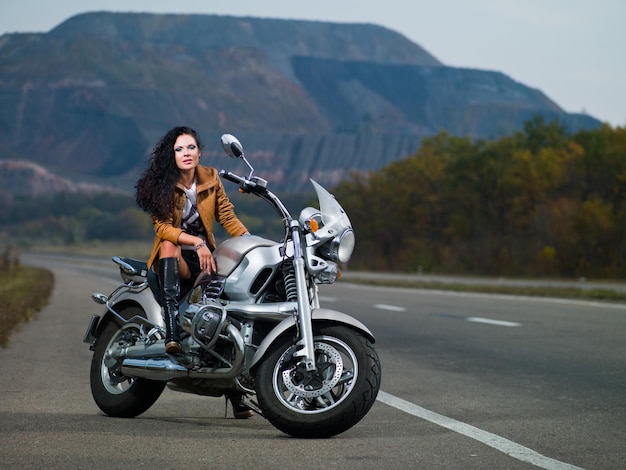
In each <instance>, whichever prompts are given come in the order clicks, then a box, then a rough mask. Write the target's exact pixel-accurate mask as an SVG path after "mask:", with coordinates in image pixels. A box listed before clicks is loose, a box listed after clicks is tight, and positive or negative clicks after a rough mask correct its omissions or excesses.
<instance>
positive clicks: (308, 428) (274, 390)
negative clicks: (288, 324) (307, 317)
mask: <svg viewBox="0 0 626 470" xmlns="http://www.w3.org/2000/svg"><path fill="white" fill-rule="evenodd" d="M314 343H315V363H316V366H317V370H315V371H313V372H308V371H306V368H305V367H304V365H303V361H302V358H301V357H298V356H294V352H295V351H296V349H295V348H294V346H293V342H292V341H291V337H290V336H289V335H283V337H282V338H281V339H280V340H278V341H277V343H276V344H274V345H273V347H272V349H271V350H270V352H269V353H268V355H267V357H266V358H265V359H264V360H263V362H262V363H261V364H260V365H259V367H258V369H257V371H256V377H255V378H256V392H257V398H258V401H259V406H260V408H261V410H262V411H263V415H264V416H265V417H266V418H267V420H268V421H270V422H271V423H272V424H273V425H274V426H275V427H276V428H278V429H279V430H281V431H282V432H284V433H286V434H289V435H291V436H294V437H301V438H323V437H331V436H334V435H337V434H340V433H342V432H344V431H346V430H348V429H350V428H351V427H352V426H354V425H355V424H356V423H358V422H359V421H360V420H361V419H362V418H363V417H364V416H365V415H366V414H367V412H368V411H369V410H370V408H371V407H372V405H373V404H374V402H375V401H376V396H377V395H378V390H379V389H380V379H381V369H380V360H379V358H378V354H377V353H376V350H375V349H374V346H373V344H372V343H371V342H370V341H369V340H368V339H367V338H366V337H365V336H364V335H363V334H362V333H360V332H358V331H356V330H353V329H351V328H348V327H345V326H341V325H330V324H327V325H321V326H320V325H315V326H314Z"/></svg>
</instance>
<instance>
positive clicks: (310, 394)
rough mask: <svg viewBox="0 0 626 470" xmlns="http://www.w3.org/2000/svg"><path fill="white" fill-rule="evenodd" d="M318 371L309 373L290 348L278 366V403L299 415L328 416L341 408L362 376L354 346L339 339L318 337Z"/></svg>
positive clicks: (275, 386) (275, 385)
mask: <svg viewBox="0 0 626 470" xmlns="http://www.w3.org/2000/svg"><path fill="white" fill-rule="evenodd" d="M314 343H315V364H316V367H317V369H316V370H315V371H307V370H306V368H305V366H304V361H303V360H302V358H301V357H297V356H296V357H294V353H295V352H296V348H294V347H291V348H289V349H287V350H286V351H285V352H284V353H283V355H282V356H281V358H280V360H279V361H278V362H277V363H276V366H275V367H274V371H273V375H272V387H273V391H274V394H275V395H276V397H277V398H278V400H279V401H280V402H281V403H282V404H283V405H284V406H285V407H286V408H288V409H290V410H292V411H295V412H297V413H303V414H315V413H324V412H327V411H328V410H330V409H332V408H334V407H336V406H338V405H339V404H340V403H341V402H342V401H344V400H345V399H346V398H347V397H348V396H349V395H350V392H351V391H352V389H353V387H354V385H355V383H356V378H357V377H358V373H359V371H358V360H357V357H356V354H355V353H354V351H353V350H352V348H351V347H350V346H348V345H347V344H346V343H345V342H343V341H341V340H340V339H338V338H334V337H330V336H318V337H315V339H314Z"/></svg>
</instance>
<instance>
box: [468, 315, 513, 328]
mask: <svg viewBox="0 0 626 470" xmlns="http://www.w3.org/2000/svg"><path fill="white" fill-rule="evenodd" d="M465 320H467V321H471V322H475V323H486V324H488V325H496V326H508V327H516V326H522V324H521V323H517V322H514V321H504V320H492V319H491V318H481V317H467V318H466V319H465Z"/></svg>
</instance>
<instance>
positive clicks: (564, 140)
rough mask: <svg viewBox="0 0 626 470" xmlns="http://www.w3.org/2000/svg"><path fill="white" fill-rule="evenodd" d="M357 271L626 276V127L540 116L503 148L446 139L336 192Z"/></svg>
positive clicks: (357, 176)
mask: <svg viewBox="0 0 626 470" xmlns="http://www.w3.org/2000/svg"><path fill="white" fill-rule="evenodd" d="M333 192H334V194H335V196H336V197H337V199H338V200H339V201H340V202H341V204H342V205H343V207H344V208H345V209H346V211H347V213H348V214H349V216H350V218H351V221H352V223H353V225H354V228H355V233H356V237H357V244H356V249H355V253H354V255H353V258H352V260H351V261H350V268H352V269H371V270H389V271H416V270H423V271H424V272H432V273H457V274H472V275H490V276H500V275H502V276H503V275H507V276H541V277H548V276H558V277H573V276H575V277H581V276H585V277H594V278H624V277H626V130H625V129H624V128H619V127H617V128H612V127H611V126H608V125H604V126H603V127H601V128H599V129H595V130H582V131H579V132H576V133H574V134H571V133H568V132H567V131H566V129H565V128H564V127H563V126H562V125H560V124H559V123H558V122H556V121H555V122H550V123H547V122H545V121H544V119H542V118H541V117H536V118H534V119H532V120H530V121H528V122H526V123H525V125H524V128H523V131H520V132H517V133H515V134H514V135H511V136H507V137H504V138H501V139H500V140H496V141H475V142H474V141H472V140H470V139H469V138H463V137H454V136H451V135H449V134H447V133H445V132H441V133H440V134H438V135H436V136H434V137H432V138H429V139H427V140H425V141H424V142H423V144H422V146H421V147H420V149H419V150H418V151H417V152H416V153H415V154H414V155H413V156H411V157H410V158H408V159H406V160H402V161H397V162H394V163H392V164H390V165H389V166H387V167H385V168H384V169H382V170H380V171H377V172H370V173H368V174H365V175H364V174H356V173H355V174H352V176H351V178H350V179H349V180H348V181H345V182H343V183H342V184H340V185H339V186H338V187H337V188H335V189H334V190H333Z"/></svg>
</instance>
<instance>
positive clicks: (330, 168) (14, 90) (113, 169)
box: [0, 12, 600, 190]
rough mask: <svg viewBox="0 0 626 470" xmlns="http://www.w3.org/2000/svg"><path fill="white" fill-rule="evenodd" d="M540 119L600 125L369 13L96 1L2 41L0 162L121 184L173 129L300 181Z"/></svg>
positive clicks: (221, 164) (208, 149)
mask: <svg viewBox="0 0 626 470" xmlns="http://www.w3.org/2000/svg"><path fill="white" fill-rule="evenodd" d="M537 114H541V115H544V116H545V117H546V119H547V120H552V119H559V120H560V121H561V122H562V123H563V124H564V125H566V126H567V127H569V128H570V129H571V130H574V131H575V130H578V129H580V128H593V127H597V126H599V125H600V122H599V121H598V120H596V119H594V118H592V117H590V116H587V115H579V114H568V113H566V112H564V111H563V110H562V109H561V108H560V107H559V106H558V105H557V104H555V103H554V102H552V101H551V100H550V99H549V98H548V97H546V96H545V95H544V94H543V93H542V92H541V91H539V90H536V89H532V88H529V87H527V86H525V85H523V84H521V83H518V82H516V81H514V80H513V79H512V78H510V77H507V76H506V75H504V74H502V73H499V72H492V71H482V70H473V69H459V68H454V67H447V66H445V65H444V64H442V63H441V62H440V61H439V60H437V59H436V58H435V57H433V56H432V55H431V54H429V53H428V52H427V51H426V50H424V49H423V48H422V47H420V46H419V45H417V44H415V43H413V42H411V41H409V40H408V39H407V38H405V37H404V36H402V35H400V34H398V33H396V32H394V31H391V30H389V29H386V28H383V27H380V26H376V25H372V24H340V23H326V22H312V21H297V20H272V19H259V18H250V17H228V16H218V15H155V14H135V13H105V12H98V13H87V14H82V15H78V16H74V17H72V18H70V19H68V20H67V21H65V22H64V23H62V24H60V25H59V26H58V27H56V28H54V29H53V30H51V31H50V32H48V33H44V34H6V35H4V36H2V37H0V158H1V159H6V160H8V159H18V160H26V161H30V162H33V163H36V164H38V165H41V166H42V167H44V168H46V169H47V170H48V171H50V172H52V173H55V174H58V175H63V176H64V177H66V178H69V179H71V180H73V181H82V180H85V181H90V182H96V183H100V184H106V185H109V186H116V187H119V188H123V189H127V190H132V187H133V184H134V182H135V181H136V179H137V176H138V174H139V172H140V171H141V169H142V168H143V167H144V164H145V159H146V157H147V155H148V154H149V152H150V150H151V146H152V145H153V144H154V143H155V141H156V140H157V139H158V137H159V136H161V135H162V134H163V133H164V132H165V131H166V130H167V129H169V128H170V127H173V126H175V125H189V126H192V127H194V128H196V129H197V130H198V131H199V132H200V135H201V136H202V137H203V141H204V142H203V143H204V146H205V149H204V151H203V155H205V156H208V159H205V160H204V161H205V163H207V164H210V165H212V166H216V167H218V168H228V169H233V168H234V165H233V162H232V161H230V160H225V158H226V157H224V156H223V155H224V154H223V153H222V151H221V148H220V145H219V136H220V135H221V134H222V133H232V134H235V135H237V136H238V137H239V138H240V140H241V141H242V142H243V144H244V147H245V148H246V149H247V152H246V156H247V157H248V159H249V160H250V161H251V162H252V163H253V165H254V166H255V168H256V169H257V173H258V174H259V175H261V176H265V177H267V178H268V179H270V181H271V182H272V183H273V184H274V188H275V189H281V190H298V189H300V187H301V186H302V185H303V184H304V183H305V182H306V180H307V178H309V177H313V178H315V179H317V180H318V181H320V182H321V183H323V184H328V185H332V184H334V183H336V182H338V181H340V180H341V179H342V178H344V177H345V176H346V175H347V174H348V172H350V171H365V170H375V169H378V168H381V167H382V166H384V165H386V164H388V163H390V162H391V161H394V160H398V159H402V158H405V157H406V156H408V155H410V154H412V153H414V152H415V151H416V150H417V148H418V147H419V144H420V142H421V140H422V139H423V138H424V137H427V136H430V135H433V134H435V133H437V132H439V131H440V130H447V131H448V132H450V133H452V134H455V135H467V136H471V137H473V138H481V139H490V138H497V137H500V136H502V135H505V134H508V133H511V132H513V131H515V130H517V129H520V128H521V127H522V125H523V123H524V122H525V121H526V120H527V119H529V118H531V117H532V116H534V115H537ZM6 168H7V167H6V166H5V167H3V169H2V171H3V172H5V171H7V170H6Z"/></svg>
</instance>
